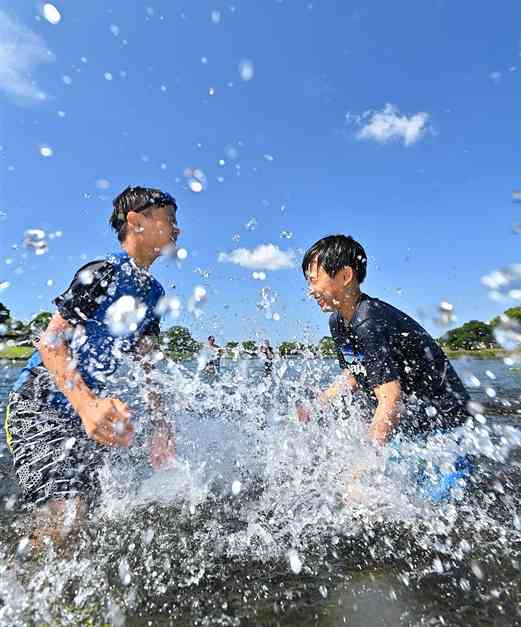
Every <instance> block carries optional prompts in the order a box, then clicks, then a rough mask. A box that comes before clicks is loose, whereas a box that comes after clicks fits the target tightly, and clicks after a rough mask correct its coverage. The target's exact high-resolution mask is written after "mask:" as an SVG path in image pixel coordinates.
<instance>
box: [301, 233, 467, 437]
mask: <svg viewBox="0 0 521 627" xmlns="http://www.w3.org/2000/svg"><path fill="white" fill-rule="evenodd" d="M302 271H303V273H304V276H305V277H306V280H307V281H308V285H309V294H310V296H312V297H313V298H314V299H315V300H316V301H317V303H318V305H319V306H320V308H321V309H322V310H323V311H331V312H332V313H331V315H330V318H329V327H330V331H331V336H332V337H333V340H334V342H335V347H336V352H337V356H338V361H339V364H340V368H341V369H342V371H343V375H344V376H343V377H342V378H341V379H340V381H337V382H336V383H335V384H334V385H333V386H331V387H330V388H329V389H327V390H325V391H324V392H322V394H321V395H320V400H321V401H322V402H323V403H327V401H328V400H329V399H332V398H334V397H335V396H337V395H339V394H340V393H341V392H342V388H343V387H344V386H347V387H348V388H350V389H351V390H352V391H354V392H355V393H357V394H358V396H359V398H360V397H362V399H363V401H365V403H366V404H367V405H368V406H369V407H370V408H371V410H372V411H373V417H372V421H371V426H370V433H371V436H372V438H373V439H374V440H375V441H376V442H378V443H380V444H383V443H385V442H387V441H388V440H389V439H390V438H391V437H393V436H394V435H396V434H397V433H401V434H404V435H407V436H417V435H421V434H428V433H432V432H435V431H440V430H446V429H451V428H454V427H457V426H459V425H461V424H463V423H464V422H465V421H466V420H467V418H468V417H469V414H468V412H467V403H468V402H469V395H468V393H467V391H466V390H465V388H464V386H463V383H462V382H461V380H460V379H459V377H458V375H457V374H456V372H455V371H454V369H453V367H452V365H451V364H450V362H449V360H448V358H447V357H446V355H445V354H444V352H443V351H442V349H441V348H440V347H439V345H438V344H437V343H436V342H435V340H434V339H433V338H432V337H431V336H430V335H429V334H428V333H427V331H425V329H423V328H422V327H421V326H420V325H419V324H418V323H417V322H416V321H415V320H413V319H412V318H411V317H409V316H408V315H407V314H405V313H403V312H402V311H400V310H398V309H396V308H395V307H393V306H392V305H389V304H388V303H385V302H383V301H381V300H379V299H377V298H373V297H371V296H368V295H367V294H365V293H363V292H362V290H361V288H360V286H361V284H362V283H363V281H364V279H365V277H366V273H367V256H366V254H365V250H364V248H363V246H362V245H361V244H360V243H359V242H357V241H356V240H354V239H353V238H352V237H351V236H345V235H330V236H328V237H324V238H323V239H321V240H319V241H318V242H316V243H315V244H313V246H311V247H310V248H309V250H308V251H307V252H306V253H305V255H304V258H303V261H302ZM299 412H300V415H301V416H302V418H306V410H305V409H300V410H299Z"/></svg>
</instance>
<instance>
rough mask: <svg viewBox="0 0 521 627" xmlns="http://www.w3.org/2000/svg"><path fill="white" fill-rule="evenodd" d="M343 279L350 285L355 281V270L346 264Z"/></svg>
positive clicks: (345, 283)
mask: <svg viewBox="0 0 521 627" xmlns="http://www.w3.org/2000/svg"><path fill="white" fill-rule="evenodd" d="M342 272H343V281H344V285H349V284H350V283H352V282H353V277H354V272H353V268H351V267H349V266H346V267H345V268H344V269H343V270H342Z"/></svg>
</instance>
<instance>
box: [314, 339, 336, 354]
mask: <svg viewBox="0 0 521 627" xmlns="http://www.w3.org/2000/svg"><path fill="white" fill-rule="evenodd" d="M318 350H319V353H320V355H321V356H322V357H335V356H336V346H335V341H334V340H333V338H332V337H330V336H329V335H325V336H324V337H323V338H322V339H321V340H320V342H319V343H318Z"/></svg>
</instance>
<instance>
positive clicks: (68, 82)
mask: <svg viewBox="0 0 521 627" xmlns="http://www.w3.org/2000/svg"><path fill="white" fill-rule="evenodd" d="M62 81H63V82H64V83H65V84H66V85H72V78H71V77H70V76H69V75H68V74H65V75H64V76H62Z"/></svg>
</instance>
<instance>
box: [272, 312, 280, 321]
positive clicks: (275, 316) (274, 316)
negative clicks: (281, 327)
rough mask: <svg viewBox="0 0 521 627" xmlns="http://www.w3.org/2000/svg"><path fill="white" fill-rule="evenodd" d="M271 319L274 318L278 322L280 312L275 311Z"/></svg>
mask: <svg viewBox="0 0 521 627" xmlns="http://www.w3.org/2000/svg"><path fill="white" fill-rule="evenodd" d="M271 319H272V320H274V321H275V322H278V321H279V320H280V314H278V313H277V312H275V313H274V314H273V316H271Z"/></svg>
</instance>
